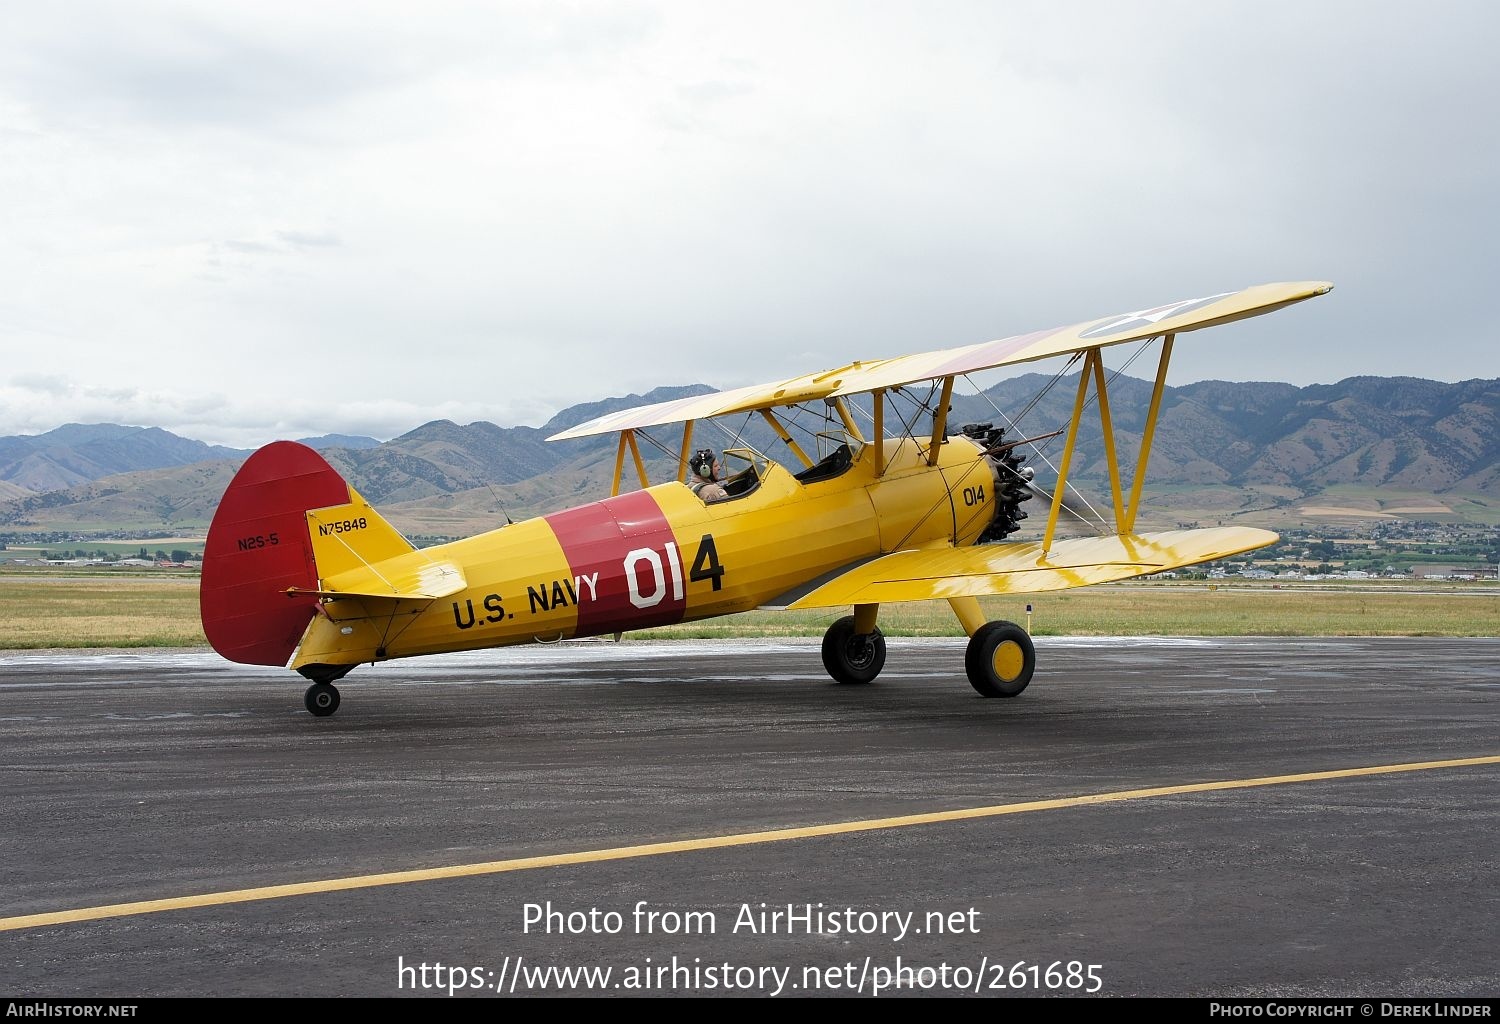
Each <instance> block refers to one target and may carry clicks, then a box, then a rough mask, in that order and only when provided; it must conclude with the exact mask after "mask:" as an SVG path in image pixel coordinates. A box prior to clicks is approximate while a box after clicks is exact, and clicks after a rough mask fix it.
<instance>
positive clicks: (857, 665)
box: [823, 615, 885, 683]
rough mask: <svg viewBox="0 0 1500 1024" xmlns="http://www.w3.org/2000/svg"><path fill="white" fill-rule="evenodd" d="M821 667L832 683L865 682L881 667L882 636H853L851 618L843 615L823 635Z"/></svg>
mask: <svg viewBox="0 0 1500 1024" xmlns="http://www.w3.org/2000/svg"><path fill="white" fill-rule="evenodd" d="M823 667H824V668H825V669H827V670H828V674H829V675H830V676H832V677H833V678H834V680H835V681H836V682H840V683H868V682H869V681H870V680H872V679H874V678H875V677H876V676H878V675H880V670H881V669H882V668H884V667H885V634H883V633H881V632H880V630H879V629H877V630H875V631H874V632H873V633H865V634H863V635H861V634H859V633H856V632H854V616H852V615H845V616H844V617H843V618H842V619H839V620H838V621H837V622H835V623H834V624H833V625H831V626H829V627H828V632H826V633H824V634H823Z"/></svg>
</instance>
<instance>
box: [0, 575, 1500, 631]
mask: <svg viewBox="0 0 1500 1024" xmlns="http://www.w3.org/2000/svg"><path fill="white" fill-rule="evenodd" d="M1028 601H1029V602H1030V604H1031V606H1032V614H1031V615H1030V617H1029V620H1028V616H1027V613H1026V605H1027V603H1028ZM982 603H983V604H984V607H985V611H986V613H987V615H988V617H990V618H1003V619H1012V620H1014V621H1016V622H1019V623H1021V624H1022V625H1027V624H1028V621H1029V625H1030V628H1031V630H1032V632H1033V633H1035V634H1036V635H1038V636H1500V586H1496V585H1495V584H1469V585H1451V584H1450V585H1441V586H1439V585H1430V584H1429V585H1421V584H1383V585H1375V586H1363V587H1354V586H1348V587H1329V588H1326V589H1314V588H1313V587H1312V586H1311V585H1307V586H1302V587H1298V586H1287V585H1283V586H1281V587H1279V588H1276V587H1271V586H1267V585H1263V586H1244V587H1241V586H1230V585H1224V584H1218V585H1211V584H1207V583H1195V584H1183V583H1161V584H1150V583H1147V584H1136V585H1125V584H1111V585H1106V586H1100V587H1088V588H1085V589H1082V590H1072V591H1065V592H1062V593H1057V594H1042V595H1033V596H1031V597H1029V598H1015V599H1000V598H987V599H985V600H984V601H983V602H982ZM841 614H847V612H846V611H840V610H835V609H824V610H822V611H815V612H745V613H743V614H741V615H733V616H727V617H725V618H721V619H709V620H705V621H703V622H700V623H689V624H687V625H682V626H665V627H661V628H658V629H652V630H643V631H641V632H639V633H632V634H630V635H631V636H634V637H638V638H645V637H663V638H689V637H768V636H822V634H823V631H824V630H825V629H826V628H827V626H828V624H829V623H830V622H832V621H833V620H834V619H835V618H837V617H838V616H839V615H841ZM880 626H881V629H882V630H884V631H885V633H886V634H887V635H889V636H961V635H962V631H961V630H960V629H959V626H958V623H957V620H956V619H955V618H954V617H953V614H952V612H951V611H949V609H948V606H947V605H946V604H945V603H941V602H927V603H921V604H898V605H888V606H886V607H884V608H882V609H881V612H880ZM206 642H207V641H206V640H205V639H204V636H203V630H202V627H201V626H200V624H199V620H198V580H197V578H196V576H163V577H160V578H156V579H139V578H117V577H106V578H96V577H77V578H58V577H47V576H39V575H24V574H5V575H0V650H28V649H44V648H84V647H195V646H201V645H203V644H205V643H206Z"/></svg>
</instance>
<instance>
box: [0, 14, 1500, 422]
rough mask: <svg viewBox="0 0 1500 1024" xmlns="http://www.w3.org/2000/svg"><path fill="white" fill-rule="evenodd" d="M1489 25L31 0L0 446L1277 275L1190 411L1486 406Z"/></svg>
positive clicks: (645, 367)
mask: <svg viewBox="0 0 1500 1024" xmlns="http://www.w3.org/2000/svg"><path fill="white" fill-rule="evenodd" d="M1497 22H1500V7H1496V6H1495V5H1493V4H1490V3H1483V2H1477V0H1476V2H1472V3H1458V2H1442V0H1437V2H1433V3H1426V4H1413V3H1409V2H1406V3H1378V2H1369V0H1364V2H1347V3H1344V2H1339V3H1323V2H1316V0H1312V2H1310V0H1295V2H1279V0H1256V2H1245V3H1228V2H1225V3H1201V2H1181V3H1160V2H1152V3H1144V2H1121V3H1103V2H1098V3H1067V2H1060V0H1046V2H1043V3H1022V2H1014V0H1004V2H1002V0H988V2H978V3H969V2H951V0H950V2H941V0H936V2H935V0H924V2H911V3H905V2H898V3H877V2H854V3H836V2H820V0H801V2H797V3H775V2H767V0H756V2H753V3H743V4H741V3H727V2H722V0H712V2H685V3H655V2H645V3H559V2H535V3H498V2H486V3H478V2H476V3H455V2H446V0H441V2H435V0H427V2H423V3H421V4H417V3H390V4H378V3H361V4H339V3H331V2H315V3H306V2H299V3H284V2H280V0H258V2H257V3H254V4H248V3H246V4H204V3H189V2H183V3H172V2H139V0H138V2H133V3H130V4H121V3H88V2H82V0H70V2H68V3H63V4H41V3H12V4H5V5H3V6H0V435H6V434H30V433H39V432H41V431H45V430H49V429H51V428H53V427H56V426H58V425H60V424H62V423H65V422H70V421H71V422H116V423H129V424H140V425H147V426H161V427H165V428H167V429H169V430H172V431H174V432H176V433H179V434H182V435H185V436H189V437H195V438H200V439H202V440H205V441H209V442H213V443H222V444H231V445H235V446H240V447H249V446H253V445H256V444H260V443H263V442H266V441H270V440H273V439H275V438H278V437H298V436H306V435H313V434H323V433H329V432H343V433H356V434H370V435H373V436H375V437H379V438H382V439H385V438H389V437H391V436H394V435H396V434H399V433H403V432H405V431H407V430H409V429H411V428H413V427H415V426H418V425H420V424H422V423H425V422H427V421H429V420H433V419H440V418H447V419H452V420H455V421H458V422H460V423H468V422H471V421H474V420H489V421H491V422H494V423H499V424H501V425H507V426H509V425H514V424H532V425H539V424H541V423H542V422H543V421H544V420H545V419H546V418H547V417H548V416H550V415H551V414H552V413H553V412H555V411H557V410H558V409H560V408H563V407H565V406H568V405H572V404H575V403H579V402H587V401H595V400H598V399H600V398H604V397H607V396H610V395H622V394H626V393H630V392H644V391H646V390H649V389H651V388H653V387H656V386H658V385H662V384H687V383H697V382H702V383H705V384H709V385H711V386H713V387H719V388H726V387H732V386H737V385H742V384H748V383H756V382H760V381H767V380H775V379H780V378H784V377H790V376H795V375H798V374H801V373H805V372H809V371H812V370H818V369H825V368H829V367H833V366H837V365H841V364H843V363H845V362H848V361H850V360H853V359H861V358H876V357H881V356H890V355H898V354H903V353H907V352H915V351H923V350H926V349H932V348H946V347H950V346H955V345H963V344H969V343H972V342H978V341H986V340H989V339H992V338H999V337H1004V336H1006V335H1011V334H1016V333H1020V332H1023V331H1030V330H1034V329H1038V328H1046V327H1053V326H1061V325H1064V324H1071V323H1075V322H1078V321H1083V320H1087V319H1091V318H1094V317H1103V316H1106V315H1109V314H1113V313H1121V312H1126V311H1130V310H1135V309H1141V308H1145V307H1149V306H1154V305H1158V304H1161V303H1165V302H1170V301H1173V300H1177V299H1186V298H1192V297H1196V296H1201V295H1209V294H1213V293H1217V292H1224V291H1231V290H1234V289H1238V288H1241V287H1245V286H1247V285H1251V284H1259V283H1264V282H1269V281H1291V280H1328V281H1332V282H1333V283H1334V285H1335V288H1334V291H1333V292H1332V293H1331V294H1329V295H1327V296H1324V297H1321V298H1317V299H1314V300H1312V301H1310V302H1306V303H1303V304H1300V305H1297V306H1293V307H1291V308H1289V309H1287V310H1283V311H1280V312H1277V313H1273V314H1271V315H1269V316H1266V317H1260V318H1256V319H1252V320H1249V321H1245V322H1243V323H1240V324H1235V325H1231V326H1229V327H1225V328H1220V329H1216V330H1212V331H1208V332H1203V333H1199V334H1193V335H1189V336H1187V337H1185V338H1184V339H1183V340H1182V342H1181V343H1180V344H1179V345H1178V347H1177V352H1176V355H1175V357H1174V363H1173V372H1172V374H1171V376H1170V378H1169V379H1170V382H1171V383H1173V384H1184V383H1188V382H1190V381H1196V380H1202V379H1210V378H1212V379H1222V380H1234V381H1241V380H1276V381H1287V382H1290V383H1294V384H1310V383H1318V382H1322V383H1331V382H1335V381H1338V380H1341V379H1343V378H1345V377H1350V376H1356V375H1365V374H1374V375H1382V376H1388V375H1406V376H1418V377H1427V378H1431V379H1435V380H1444V381H1456V380H1464V379H1469V378H1474V377H1496V376H1500V355H1497V346H1496V339H1495V332H1494V329H1493V326H1492V325H1493V320H1494V318H1493V317H1492V315H1491V314H1490V312H1489V308H1488V305H1487V303H1488V302H1490V301H1491V299H1492V297H1493V296H1494V295H1495V294H1496V292H1497V288H1500V286H1497V282H1496V280H1495V278H1496V274H1497V270H1500V260H1497V258H1496V256H1497V244H1496V237H1497V229H1500V217H1497V204H1500V200H1497V198H1496V194H1497V189H1500V160H1497V152H1500V146H1497V134H1500V109H1497V108H1500V60H1497V59H1496V54H1495V44H1496V40H1497V39H1500V25H1497ZM1126 354H1128V353H1127V352H1126V350H1125V349H1124V348H1123V347H1122V348H1118V349H1112V350H1109V352H1108V353H1107V354H1106V362H1107V364H1108V365H1110V366H1111V368H1113V367H1114V366H1115V365H1117V364H1118V363H1119V361H1121V359H1122V358H1123V357H1124V356H1125V355H1126ZM1056 368H1057V366H1056V364H1052V363H1041V364H1035V365H1033V366H1029V367H1020V368H1014V369H1012V370H1008V371H1006V373H1007V374H1012V373H1021V372H1026V371H1027V370H1028V369H1040V370H1052V369H1056ZM1130 372H1132V373H1133V374H1134V375H1137V376H1149V374H1150V373H1151V372H1152V369H1151V367H1150V366H1148V365H1147V364H1146V363H1140V364H1137V365H1136V366H1133V367H1132V368H1131V371H1130ZM988 382H989V381H984V383H988Z"/></svg>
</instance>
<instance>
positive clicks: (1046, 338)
mask: <svg viewBox="0 0 1500 1024" xmlns="http://www.w3.org/2000/svg"><path fill="white" fill-rule="evenodd" d="M1332 288H1333V285H1331V284H1329V283H1328V282H1327V281H1294V282H1287V283H1281V284H1262V285H1255V286H1254V287H1251V288H1246V289H1243V290H1242V291H1237V292H1225V293H1223V294H1221V295H1209V296H1207V297H1204V298H1199V299H1185V300H1183V301H1181V302H1173V303H1169V304H1167V305H1165V306H1157V307H1155V308H1153V309H1143V310H1137V311H1135V312H1133V313H1122V314H1118V315H1116V316H1108V317H1103V318H1101V319H1095V320H1088V321H1085V322H1084V323H1081V324H1072V325H1070V326H1067V327H1056V328H1053V329H1051V330H1046V331H1033V332H1031V333H1030V334H1018V335H1015V336H1014V337H1010V338H1001V339H999V340H997V341H986V342H981V343H980V344H977V345H966V346H963V347H960V348H949V349H941V350H939V351H936V352H923V353H920V354H918V355H910V356H897V357H895V358H893V359H875V360H866V361H864V362H855V363H850V364H849V365H847V366H841V367H838V368H836V369H832V370H824V371H822V372H820V373H812V374H807V375H806V376H802V377H793V378H791V379H790V380H784V381H777V382H775V383H772V384H752V385H750V386H749V387H743V388H735V389H734V390H731V391H720V392H717V393H715V394H712V395H700V396H698V397H696V398H683V399H678V400H676V401H671V402H659V403H657V404H655V405H644V406H639V407H637V408H634V409H625V410H622V411H620V412H614V413H609V414H607V415H604V416H600V417H598V418H597V419H592V420H589V421H588V422H587V423H580V424H579V425H578V426H576V427H572V428H571V429H568V430H564V431H562V432H560V433H557V434H553V435H552V436H551V437H549V438H548V439H547V440H549V441H561V440H565V439H567V438H573V437H589V436H592V435H594V434H609V433H614V432H615V431H618V430H634V429H637V428H640V427H651V426H658V425H660V424H663V423H681V422H684V421H685V420H697V419H707V418H709V417H712V416H723V415H727V414H729V413H736V412H745V411H747V410H753V409H769V408H774V407H776V406H781V405H792V404H794V403H797V402H805V401H810V400H812V399H816V398H832V397H835V396H838V395H854V394H860V393H862V392H865V391H874V390H876V389H878V388H891V387H896V386H897V385H900V384H911V383H914V382H916V381H920V380H933V379H935V378H939V377H948V376H953V375H958V374H965V373H973V372H976V371H978V370H988V369H992V368H994V367H997V366H1008V365H1010V364H1012V363H1026V362H1031V361H1032V360H1036V359H1046V358H1047V357H1049V356H1056V355H1063V354H1065V353H1068V352H1079V351H1082V350H1084V349H1090V348H1099V347H1102V346H1105V345H1119V344H1122V343H1124V342H1129V341H1139V340H1141V339H1142V338H1152V337H1156V336H1157V335H1162V334H1183V333H1186V332H1187V331H1196V330H1201V329H1202V328H1204V327H1215V326H1217V325H1219V324H1227V323H1232V322H1233V321H1235V320H1244V319H1246V318H1247V317H1252V316H1259V315H1260V314H1262V313H1269V312H1271V311H1272V310H1277V309H1280V308H1282V307H1283V306H1289V305H1291V304H1292V303H1294V302H1301V301H1302V300H1303V299H1310V298H1312V297H1314V296H1316V295H1324V294H1326V293H1327V292H1329V291H1330V290H1332Z"/></svg>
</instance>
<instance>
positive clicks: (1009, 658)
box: [990, 640, 1026, 683]
mask: <svg viewBox="0 0 1500 1024" xmlns="http://www.w3.org/2000/svg"><path fill="white" fill-rule="evenodd" d="M990 665H991V667H992V668H994V670H995V675H996V676H997V677H998V678H1000V679H1002V680H1004V681H1005V682H1007V683H1008V682H1010V681H1011V680H1012V679H1016V678H1017V677H1019V676H1020V674H1021V670H1022V669H1023V668H1025V667H1026V653H1025V652H1024V651H1022V650H1021V645H1020V644H1018V643H1016V642H1015V641H1014V640H1006V641H1003V642H1002V643H1001V644H1000V645H999V646H997V647H996V648H995V653H994V654H993V655H992V656H991V658H990Z"/></svg>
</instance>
